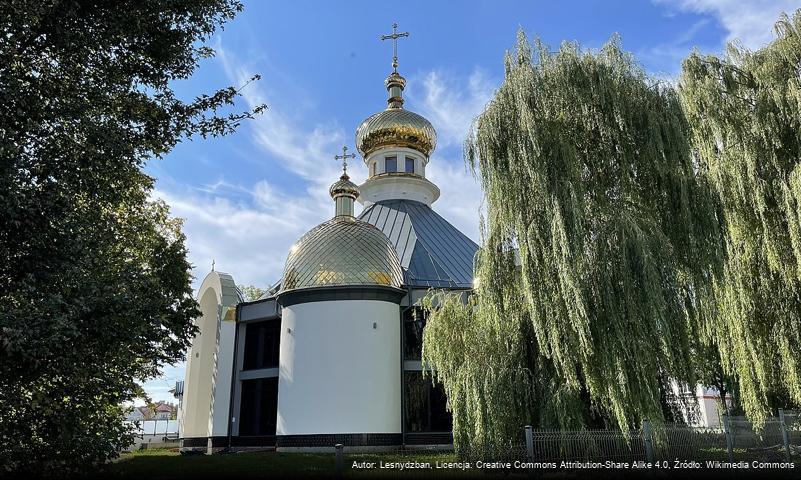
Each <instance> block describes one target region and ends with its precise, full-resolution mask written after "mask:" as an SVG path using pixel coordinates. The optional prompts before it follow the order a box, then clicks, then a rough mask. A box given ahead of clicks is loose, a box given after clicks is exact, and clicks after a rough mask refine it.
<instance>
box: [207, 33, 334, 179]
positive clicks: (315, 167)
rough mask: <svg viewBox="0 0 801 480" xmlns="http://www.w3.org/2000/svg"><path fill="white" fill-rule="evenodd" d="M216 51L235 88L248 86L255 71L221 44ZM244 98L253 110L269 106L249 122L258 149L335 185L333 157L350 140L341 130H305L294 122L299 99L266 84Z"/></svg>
mask: <svg viewBox="0 0 801 480" xmlns="http://www.w3.org/2000/svg"><path fill="white" fill-rule="evenodd" d="M215 51H216V52H217V58H219V60H220V62H221V63H222V66H223V69H224V70H225V74H226V76H227V77H228V79H229V80H230V81H231V82H233V83H234V84H235V85H245V84H246V83H247V82H248V80H249V79H250V78H251V76H252V75H253V73H254V71H255V69H254V68H251V67H250V66H248V65H247V64H246V63H243V62H241V61H240V60H239V59H238V58H237V57H236V56H235V55H233V54H232V53H229V52H227V51H226V50H225V49H224V48H222V45H221V44H220V42H218V43H217V45H216V46H215ZM242 97H243V98H244V100H245V102H247V104H248V105H249V106H250V107H251V108H253V107H255V106H256V105H262V104H266V105H268V106H269V108H268V109H267V110H266V111H265V112H263V113H262V115H260V116H259V117H258V118H256V119H255V120H254V121H252V122H249V125H248V126H249V127H250V128H252V130H253V140H254V143H255V145H257V146H258V147H260V148H261V149H262V150H264V151H265V152H267V153H269V154H270V155H271V156H273V157H274V158H276V159H278V160H280V162H281V163H280V165H281V166H283V167H284V168H286V169H287V170H289V171H291V172H292V173H295V174H296V175H298V176H300V177H301V178H302V179H304V180H307V181H310V182H312V183H314V184H315V185H317V186H320V187H321V186H326V185H328V184H330V183H332V179H334V178H336V176H337V169H338V167H337V164H336V162H334V161H333V155H334V153H335V152H338V151H339V150H340V149H341V148H342V144H343V142H344V141H345V138H346V135H345V131H344V129H343V128H342V127H341V126H338V125H336V124H334V123H317V124H315V125H314V127H312V128H311V129H307V128H303V127H302V126H301V125H300V123H301V122H298V121H296V120H295V119H294V118H293V113H295V112H296V109H297V108H296V107H297V105H296V104H295V102H294V100H295V99H294V98H293V99H290V100H287V99H286V96H284V95H280V94H278V93H274V92H270V91H268V89H267V87H266V86H265V82H264V80H262V81H259V82H254V83H250V84H248V85H247V86H246V87H245V88H243V89H242Z"/></svg>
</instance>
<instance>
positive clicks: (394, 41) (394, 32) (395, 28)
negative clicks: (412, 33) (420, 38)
mask: <svg viewBox="0 0 801 480" xmlns="http://www.w3.org/2000/svg"><path fill="white" fill-rule="evenodd" d="M408 36H409V32H403V33H398V24H397V23H393V24H392V35H381V40H392V70H393V71H394V72H396V73H397V71H398V39H399V38H401V37H408Z"/></svg>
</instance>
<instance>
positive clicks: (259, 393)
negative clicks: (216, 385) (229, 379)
mask: <svg viewBox="0 0 801 480" xmlns="http://www.w3.org/2000/svg"><path fill="white" fill-rule="evenodd" d="M277 414H278V377H273V378H259V379H256V380H244V381H243V382H242V402H241V403H240V405H239V435H275V422H276V418H277Z"/></svg>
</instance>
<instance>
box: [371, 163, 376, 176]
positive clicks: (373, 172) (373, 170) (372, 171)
mask: <svg viewBox="0 0 801 480" xmlns="http://www.w3.org/2000/svg"><path fill="white" fill-rule="evenodd" d="M373 175H375V162H373V163H371V164H370V176H371V177H372V176H373Z"/></svg>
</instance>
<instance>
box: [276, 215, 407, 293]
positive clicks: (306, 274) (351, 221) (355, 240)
mask: <svg viewBox="0 0 801 480" xmlns="http://www.w3.org/2000/svg"><path fill="white" fill-rule="evenodd" d="M402 283H403V270H402V269H401V266H400V261H399V260H398V254H397V253H395V248H394V247H393V246H392V244H391V243H390V242H389V239H388V238H387V237H386V235H384V233H383V232H382V231H381V230H379V229H377V228H376V227H374V226H373V225H371V224H369V223H367V222H363V221H361V220H357V219H355V218H353V217H352V216H348V215H341V216H336V217H334V218H333V219H331V220H329V221H327V222H325V223H322V224H320V225H318V226H317V227H315V228H313V229H312V230H310V231H309V232H308V233H306V234H305V235H303V237H301V239H300V240H298V242H297V243H296V244H295V245H294V246H293V247H292V249H291V250H290V252H289V256H288V257H287V259H286V266H285V267H284V280H283V285H282V286H281V291H282V292H286V291H289V290H297V289H300V288H314V287H327V286H342V285H382V286H388V287H396V288H400V286H401V284H402Z"/></svg>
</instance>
